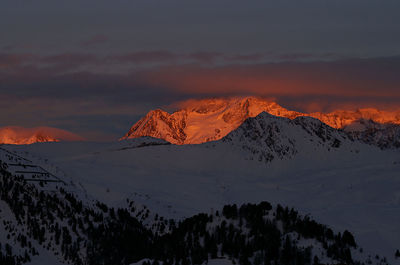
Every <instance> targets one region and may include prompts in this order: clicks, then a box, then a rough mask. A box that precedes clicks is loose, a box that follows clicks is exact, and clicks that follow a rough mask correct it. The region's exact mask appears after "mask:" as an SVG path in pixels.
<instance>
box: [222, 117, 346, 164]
mask: <svg viewBox="0 0 400 265" xmlns="http://www.w3.org/2000/svg"><path fill="white" fill-rule="evenodd" d="M222 142H225V143H231V144H232V145H234V146H236V147H240V148H241V149H242V151H243V152H244V153H247V154H248V156H247V158H248V159H252V160H253V159H256V160H258V161H265V162H270V161H272V160H273V159H275V158H278V159H290V158H292V157H293V156H295V155H296V154H297V153H300V152H303V153H304V152H310V151H311V150H312V152H316V150H317V149H322V150H324V151H329V150H331V149H337V148H339V147H340V146H341V145H345V146H347V147H351V145H352V144H353V143H352V140H351V139H350V138H349V137H348V136H347V134H346V133H344V132H342V131H339V130H337V129H334V128H332V127H330V126H328V125H326V124H325V123H323V122H321V121H320V120H318V119H315V118H312V117H303V116H300V117H297V118H295V119H292V120H291V119H288V118H283V117H277V116H273V115H271V114H268V113H266V112H262V113H261V114H259V115H258V116H256V117H254V118H248V119H247V120H246V121H245V122H244V123H243V124H242V125H240V126H239V127H238V128H237V129H235V130H233V131H232V132H230V133H229V134H228V135H227V136H225V137H224V138H222ZM350 143H351V144H350Z"/></svg>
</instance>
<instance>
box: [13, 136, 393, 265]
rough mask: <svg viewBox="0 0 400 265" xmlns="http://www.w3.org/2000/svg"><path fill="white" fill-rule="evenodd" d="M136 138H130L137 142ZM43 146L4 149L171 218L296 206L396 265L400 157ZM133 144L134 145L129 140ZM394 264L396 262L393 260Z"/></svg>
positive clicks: (97, 193)
mask: <svg viewBox="0 0 400 265" xmlns="http://www.w3.org/2000/svg"><path fill="white" fill-rule="evenodd" d="M140 140H141V139H136V140H132V141H140ZM122 144H124V143H118V144H115V143H109V144H105V143H99V144H96V143H45V144H34V145H29V146H12V147H11V146H8V148H9V149H11V148H12V149H13V150H15V151H18V152H28V153H29V154H30V155H31V156H32V158H34V159H39V158H47V159H48V163H49V164H53V165H57V166H58V167H59V168H61V169H62V171H63V172H65V174H66V176H68V177H70V178H71V179H72V181H73V182H75V183H79V184H80V185H81V186H82V187H84V189H85V190H86V191H87V193H88V194H89V195H90V196H92V197H93V198H96V199H98V200H100V201H104V202H107V203H109V204H111V205H115V206H125V205H126V199H127V198H129V199H131V200H133V201H135V202H138V203H142V204H144V205H146V206H147V207H148V208H149V209H150V210H151V211H152V212H156V213H158V214H159V215H161V216H165V217H167V218H182V217H188V216H191V215H193V214H196V213H198V212H210V211H212V209H218V208H220V207H222V206H223V205H224V204H231V203H238V204H239V203H245V202H259V201H263V200H266V201H269V202H271V203H274V204H277V203H280V204H282V205H288V206H291V207H295V208H296V209H298V210H299V211H300V212H302V213H303V214H310V215H311V216H312V217H314V218H315V219H317V220H318V221H319V222H321V223H325V224H327V225H329V226H331V227H333V228H334V229H337V230H339V231H342V230H345V229H347V230H349V231H352V232H353V233H354V235H355V237H356V240H357V242H358V243H359V244H360V245H361V246H362V247H363V248H364V250H365V251H367V252H370V253H377V254H379V255H383V256H386V257H387V258H388V261H389V263H391V264H395V262H396V260H395V259H394V253H395V251H396V249H397V248H399V246H400V226H399V225H398V224H399V223H400V176H399V172H400V153H399V152H398V151H391V150H386V151H382V150H380V149H378V148H374V147H371V146H366V145H362V146H360V147H359V149H357V150H356V151H354V150H343V149H340V150H331V151H327V150H318V152H313V150H309V151H307V152H305V153H300V154H298V155H296V156H295V157H294V158H291V159H282V160H280V159H277V160H273V161H271V162H269V163H263V162H259V161H252V160H245V159H243V158H242V153H241V152H240V150H235V149H234V148H232V147H231V146H230V145H229V144H226V143H209V144H203V145H187V146H176V145H156V146H145V147H137V148H127V149H123V150H121V148H118V146H120V145H122ZM126 144H127V145H129V144H128V143H126ZM397 262H398V260H397Z"/></svg>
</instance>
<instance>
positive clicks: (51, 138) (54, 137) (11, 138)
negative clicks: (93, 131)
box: [0, 126, 84, 145]
mask: <svg viewBox="0 0 400 265" xmlns="http://www.w3.org/2000/svg"><path fill="white" fill-rule="evenodd" d="M83 140H84V138H83V137H81V136H79V135H77V134H74V133H72V132H69V131H66V130H62V129H57V128H53V127H45V126H42V127H34V128H24V127H20V126H6V127H0V144H18V145H20V144H33V143H44V142H59V141H83Z"/></svg>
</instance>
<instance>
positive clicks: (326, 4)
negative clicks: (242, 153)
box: [0, 0, 400, 140]
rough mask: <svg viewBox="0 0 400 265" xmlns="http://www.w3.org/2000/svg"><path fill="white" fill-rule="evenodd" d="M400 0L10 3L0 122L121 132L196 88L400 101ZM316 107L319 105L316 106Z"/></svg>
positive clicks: (326, 105)
mask: <svg viewBox="0 0 400 265" xmlns="http://www.w3.org/2000/svg"><path fill="white" fill-rule="evenodd" d="M399 10H400V1H398V0H396V1H391V0H385V1H373V0H357V1H349V0H347V1H341V0H330V1H324V0H304V1H297V0H291V1H286V0H281V1H266V0H263V1H261V0H260V1H232V0H230V1H225V0H218V1H215V0H214V1H208V0H206V1H204V0H203V1H161V0H159V1H153V0H146V1H132V0H125V1H122V0H116V1H109V0H108V1H105V0H96V1H92V0H85V1H75V0H70V1H54V0H53V1H50V0H49V1H47V0H43V1H41V0H37V1H27V0H26V1H22V0H2V1H1V3H0V107H1V110H2V111H1V113H0V127H1V126H6V125H20V126H26V127H30V126H53V127H59V128H62V129H67V130H71V131H73V132H76V133H78V134H81V135H83V136H85V137H86V138H89V139H94V140H104V139H114V138H118V137H119V136H121V135H123V134H124V133H125V131H126V130H128V129H129V127H130V126H131V125H132V124H133V123H134V122H135V121H136V120H137V119H138V118H139V117H140V116H141V115H143V114H144V113H146V112H147V111H148V110H149V109H152V108H157V107H163V106H167V105H170V104H171V103H173V102H175V101H180V100H185V99H189V98H201V97H212V96H232V95H259V96H266V97H274V98H276V99H277V101H278V102H279V103H281V104H282V105H284V106H285V107H288V108H294V109H297V110H304V111H308V110H322V111H329V110H332V109H335V108H355V107H369V106H373V107H379V108H384V109H393V108H397V106H399V107H400V77H399V76H400V56H399V55H400V16H399V15H398V12H399ZM310 106H312V107H310Z"/></svg>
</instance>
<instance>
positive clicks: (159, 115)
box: [122, 97, 300, 144]
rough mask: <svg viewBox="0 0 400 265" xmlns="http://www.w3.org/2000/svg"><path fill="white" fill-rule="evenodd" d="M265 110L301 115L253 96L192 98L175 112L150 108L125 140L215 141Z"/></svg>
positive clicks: (274, 113) (187, 142) (190, 142)
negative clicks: (148, 138)
mask: <svg viewBox="0 0 400 265" xmlns="http://www.w3.org/2000/svg"><path fill="white" fill-rule="evenodd" d="M263 111H266V112H268V113H270V114H272V115H276V116H283V117H288V118H295V117H297V116H298V115H300V113H297V112H294V111H289V110H286V109H284V108H282V107H281V106H279V105H278V104H276V103H275V102H269V101H266V100H263V99H259V98H254V97H248V98H230V99H205V100H193V101H189V102H186V103H183V109H181V110H179V111H176V112H174V113H173V114H169V113H167V112H165V111H162V110H153V111H150V112H149V113H148V114H147V115H146V116H145V117H144V118H142V119H141V120H139V121H138V122H137V123H136V124H135V125H133V126H132V128H131V129H130V130H129V132H128V133H127V134H126V135H125V136H124V137H122V139H129V138H136V137H141V136H151V137H156V138H161V139H164V140H166V141H169V142H171V143H173V144H199V143H204V142H209V141H215V140H219V139H221V138H222V137H224V136H225V135H227V134H228V133H229V132H231V131H232V130H234V129H236V128H237V127H239V125H240V124H242V123H243V122H244V121H245V120H246V119H247V118H249V117H255V116H257V115H258V114H260V113H261V112H263Z"/></svg>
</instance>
